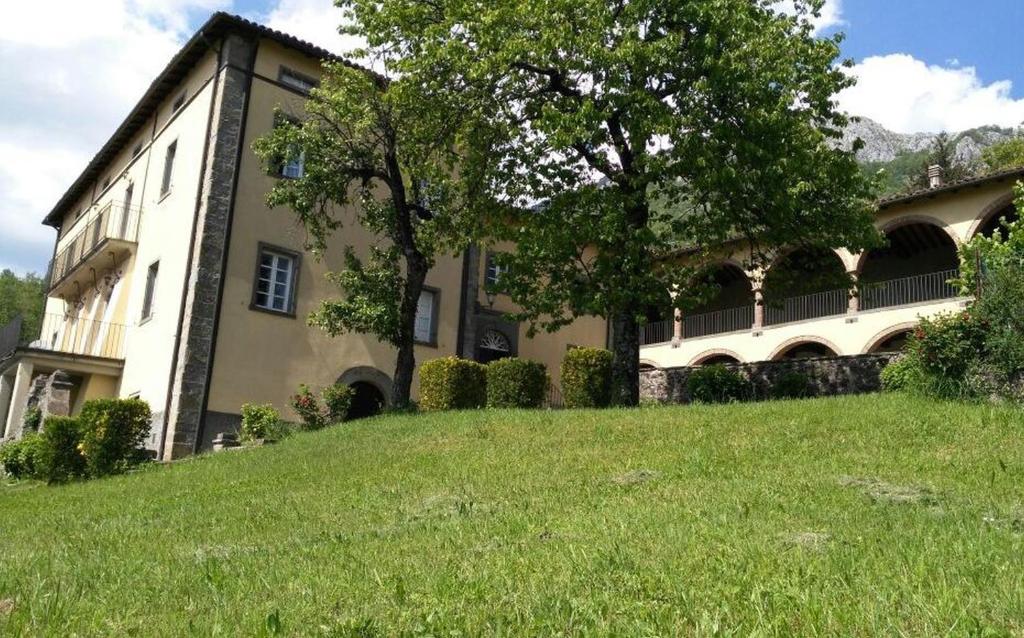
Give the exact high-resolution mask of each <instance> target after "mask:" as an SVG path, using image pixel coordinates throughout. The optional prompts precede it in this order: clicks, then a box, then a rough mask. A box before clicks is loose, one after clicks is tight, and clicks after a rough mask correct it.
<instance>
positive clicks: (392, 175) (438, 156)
mask: <svg viewBox="0 0 1024 638" xmlns="http://www.w3.org/2000/svg"><path fill="white" fill-rule="evenodd" d="M364 54H366V53H365V52H364ZM460 109H461V107H460V106H459V105H455V104H452V103H451V102H448V101H446V100H444V99H443V96H442V94H441V93H440V92H434V93H433V94H431V95H427V94H425V93H424V92H423V91H422V88H421V87H419V86H417V85H416V84H415V83H413V82H409V81H405V80H403V79H401V78H398V79H395V78H388V77H386V76H385V75H382V74H379V73H376V72H371V71H368V70H366V69H362V68H358V67H354V66H352V65H349V64H345V63H341V62H336V63H332V64H327V65H325V69H324V76H323V79H322V81H321V84H320V86H319V88H316V89H314V90H313V91H312V92H311V94H310V97H309V100H308V101H307V102H306V107H305V113H304V114H301V115H300V116H298V117H296V116H295V115H296V114H286V113H282V114H280V116H279V118H278V119H279V125H278V126H276V127H275V129H274V130H273V132H272V133H270V134H268V135H267V136H266V137H264V138H262V139H260V140H259V141H258V142H257V143H256V151H257V153H259V154H260V155H261V156H262V157H263V158H264V159H265V161H266V162H267V163H268V164H269V166H270V168H271V169H272V170H275V169H277V168H278V167H281V166H289V165H290V166H292V167H293V169H292V170H291V173H292V178H287V179H281V180H280V181H279V182H278V183H277V184H276V186H275V187H274V188H273V189H272V191H271V192H270V195H269V202H270V204H271V205H272V206H287V207H288V208H290V209H291V210H292V211H294V213H295V214H296V215H297V217H298V219H299V221H300V222H301V223H302V225H303V226H304V227H305V229H306V231H307V236H308V246H307V248H308V249H309V250H311V251H312V252H313V254H314V255H315V256H317V257H318V258H319V257H321V256H322V255H323V254H324V251H326V250H328V248H329V247H330V249H332V250H343V251H344V253H345V260H344V263H345V268H344V269H343V270H341V271H340V272H334V273H331V275H330V277H331V278H332V280H333V281H334V282H336V283H337V285H338V286H339V288H340V291H341V293H342V294H341V297H340V298H338V299H328V300H324V301H322V303H321V306H320V308H319V309H318V310H317V311H316V312H315V313H313V314H312V315H311V316H310V318H309V321H310V323H311V324H312V325H316V326H319V327H321V328H323V329H324V330H326V331H327V332H328V333H329V334H331V335H332V336H336V335H339V334H342V333H345V332H357V333H363V334H371V335H374V336H376V337H378V338H379V339H380V340H381V341H383V342H385V343H389V344H391V345H393V346H394V347H395V348H396V349H397V360H396V364H395V374H394V384H393V395H392V397H391V398H392V405H393V406H395V407H397V408H402V407H405V406H407V405H408V404H409V395H410V390H411V385H412V377H413V371H414V369H415V365H416V362H415V353H414V345H415V343H414V327H415V319H416V309H417V304H418V301H419V298H420V294H421V293H422V291H423V285H424V281H425V279H426V276H427V272H428V271H429V270H430V268H431V267H432V266H433V265H434V263H435V260H436V258H437V256H438V255H441V254H446V253H455V252H457V251H458V250H460V249H461V247H462V246H463V245H464V244H465V243H466V241H468V238H469V237H470V236H471V234H472V226H473V223H474V222H473V220H474V217H473V215H472V213H471V211H470V208H469V206H468V205H467V202H468V201H470V199H475V198H471V197H469V196H468V194H467V193H466V192H465V191H463V190H461V189H462V186H463V184H466V183H469V182H468V181H462V180H460V179H459V178H458V177H457V176H458V175H460V174H469V175H472V174H473V169H472V168H468V169H465V170H463V171H461V173H460V170H459V165H460V159H461V158H462V157H463V156H461V155H459V154H458V153H456V152H455V149H456V147H457V145H458V143H459V136H460V133H461V132H462V130H463V129H462V128H461V122H463V121H464V118H462V116H461V115H460ZM300 158H301V164H302V171H301V175H300V176H296V175H297V173H299V171H298V170H295V167H296V166H297V164H298V163H299V160H300ZM282 172H284V173H288V172H289V171H282ZM346 222H347V223H350V224H358V225H360V226H361V227H362V228H363V229H365V230H367V231H369V233H370V234H371V235H372V236H373V237H375V238H376V239H377V241H376V242H374V243H373V244H372V246H371V247H370V248H369V251H368V253H367V252H365V251H364V252H363V253H362V254H360V252H359V249H360V247H358V246H355V245H352V244H350V243H347V242H346V240H345V238H346V237H348V236H350V235H348V234H346V233H342V232H338V231H339V230H341V229H342V226H343V224H344V223H346ZM332 238H334V239H335V240H336V241H332ZM362 248H365V246H364V247H362Z"/></svg>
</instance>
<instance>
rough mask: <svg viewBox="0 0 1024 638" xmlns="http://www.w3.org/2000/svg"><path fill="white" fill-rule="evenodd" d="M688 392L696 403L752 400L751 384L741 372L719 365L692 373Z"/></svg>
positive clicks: (705, 367)
mask: <svg viewBox="0 0 1024 638" xmlns="http://www.w3.org/2000/svg"><path fill="white" fill-rule="evenodd" d="M686 392H687V394H688V395H689V396H690V400H691V401H693V402H694V403H732V402H734V401H743V400H745V399H748V398H750V384H749V383H748V382H747V380H746V379H744V378H743V375H741V374H740V373H739V372H736V371H734V370H730V369H729V368H727V367H725V366H724V365H721V364H717V365H710V366H701V367H699V368H697V369H695V370H694V371H693V372H691V373H690V376H689V377H688V378H687V379H686Z"/></svg>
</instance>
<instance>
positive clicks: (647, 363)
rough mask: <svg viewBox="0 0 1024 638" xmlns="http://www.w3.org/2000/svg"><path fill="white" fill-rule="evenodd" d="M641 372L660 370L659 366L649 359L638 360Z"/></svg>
mask: <svg viewBox="0 0 1024 638" xmlns="http://www.w3.org/2000/svg"><path fill="white" fill-rule="evenodd" d="M640 369H641V370H660V369H661V366H659V365H658V364H657V363H655V362H653V361H651V360H650V359H640Z"/></svg>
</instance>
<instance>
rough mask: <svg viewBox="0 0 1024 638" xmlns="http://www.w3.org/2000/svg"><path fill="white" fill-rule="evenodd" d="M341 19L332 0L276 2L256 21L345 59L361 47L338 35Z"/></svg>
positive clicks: (346, 37) (287, 0)
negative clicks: (352, 51) (345, 56)
mask: <svg viewBox="0 0 1024 638" xmlns="http://www.w3.org/2000/svg"><path fill="white" fill-rule="evenodd" d="M342 17H343V16H342V11H341V9H339V8H338V7H336V6H334V2H333V0H279V2H278V3H277V5H276V6H275V7H274V8H273V9H272V10H271V11H270V13H268V14H267V15H265V16H261V17H258V18H257V19H258V21H260V22H263V23H264V24H266V25H267V26H269V27H272V28H274V29H277V30H278V31H284V32H285V33H287V34H289V35H294V36H296V37H299V38H302V39H303V40H308V41H309V42H312V43H313V44H315V45H317V46H319V47H323V48H325V49H327V50H328V51H331V52H333V53H337V54H339V55H344V54H346V53H348V52H349V51H351V50H352V49H353V48H356V47H358V46H361V44H360V42H359V41H358V40H357V39H355V38H353V37H351V36H343V35H341V34H340V33H338V27H339V26H340V25H341V22H342Z"/></svg>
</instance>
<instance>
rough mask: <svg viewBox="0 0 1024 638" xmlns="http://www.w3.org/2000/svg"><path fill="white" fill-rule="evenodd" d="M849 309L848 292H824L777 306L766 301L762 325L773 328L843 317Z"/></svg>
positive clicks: (785, 301) (787, 301) (793, 298)
mask: <svg viewBox="0 0 1024 638" xmlns="http://www.w3.org/2000/svg"><path fill="white" fill-rule="evenodd" d="M849 307H850V292H849V291H848V290H826V291H825V292H816V293H813V294H810V295H801V296H799V297H790V298H789V299H783V300H782V301H781V302H780V303H777V304H776V303H772V302H771V301H766V302H765V306H764V323H765V325H766V326H773V325H776V324H780V323H791V322H793V321H807V320H808V319H817V318H819V317H832V316H835V315H845V314H846V311H847V310H848V309H849Z"/></svg>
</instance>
